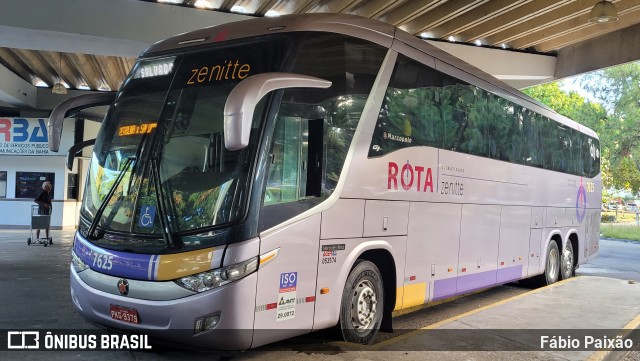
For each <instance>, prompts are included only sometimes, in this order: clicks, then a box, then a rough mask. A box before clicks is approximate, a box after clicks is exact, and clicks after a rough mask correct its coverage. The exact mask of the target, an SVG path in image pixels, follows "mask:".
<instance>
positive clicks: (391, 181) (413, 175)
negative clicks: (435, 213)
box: [387, 160, 433, 193]
mask: <svg viewBox="0 0 640 361" xmlns="http://www.w3.org/2000/svg"><path fill="white" fill-rule="evenodd" d="M398 170H399V168H398V165H397V164H396V163H394V162H389V178H388V182H387V189H398V176H400V185H401V186H402V189H404V190H406V191H408V190H409V189H411V187H413V185H414V183H415V189H416V191H418V192H427V189H428V191H429V192H431V193H433V174H432V172H431V168H426V170H425V168H424V167H422V166H419V165H417V166H415V167H414V166H412V165H411V163H409V161H408V160H407V163H405V164H404V165H403V166H402V169H401V170H400V171H399V172H398ZM423 174H424V179H423V176H422V175H423Z"/></svg>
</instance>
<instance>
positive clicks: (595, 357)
mask: <svg viewBox="0 0 640 361" xmlns="http://www.w3.org/2000/svg"><path fill="white" fill-rule="evenodd" d="M638 327H640V313H639V314H637V315H636V317H635V318H634V319H633V320H631V322H629V323H627V324H626V325H625V326H624V327H623V329H624V332H622V333H621V334H620V336H622V338H625V337H627V335H628V334H629V333H631V331H633V330H635V329H636V328H638ZM614 351H615V350H602V351H596V352H594V353H593V354H591V356H589V357H588V358H587V360H586V361H602V360H604V359H605V358H606V357H607V356H609V354H611V353H612V352H614ZM616 352H628V351H624V350H617V351H616Z"/></svg>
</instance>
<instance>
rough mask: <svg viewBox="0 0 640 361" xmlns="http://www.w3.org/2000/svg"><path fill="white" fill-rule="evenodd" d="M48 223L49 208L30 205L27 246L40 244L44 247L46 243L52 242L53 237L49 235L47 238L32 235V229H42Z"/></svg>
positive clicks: (49, 220)
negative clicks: (29, 234) (29, 229)
mask: <svg viewBox="0 0 640 361" xmlns="http://www.w3.org/2000/svg"><path fill="white" fill-rule="evenodd" d="M50 225H51V208H49V209H46V208H44V207H41V206H39V205H34V206H31V237H29V239H27V246H29V245H32V244H42V245H44V246H45V247H46V246H47V245H50V244H53V239H52V238H51V237H49V238H34V237H33V230H34V229H42V230H44V229H45V228H47V227H49V226H50ZM45 235H46V233H45Z"/></svg>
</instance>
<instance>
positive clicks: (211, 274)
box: [175, 257, 258, 292]
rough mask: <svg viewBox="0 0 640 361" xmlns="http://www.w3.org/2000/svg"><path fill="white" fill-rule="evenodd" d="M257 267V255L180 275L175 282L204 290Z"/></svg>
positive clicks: (237, 277) (197, 289) (232, 280)
mask: <svg viewBox="0 0 640 361" xmlns="http://www.w3.org/2000/svg"><path fill="white" fill-rule="evenodd" d="M257 269H258V257H253V258H251V259H249V260H247V261H244V262H240V263H236V264H233V265H229V266H226V267H222V268H218V269H214V270H211V271H207V272H202V273H198V274H195V275H191V276H187V277H182V278H180V279H177V280H176V281H175V282H176V283H177V284H178V285H180V286H182V287H184V288H186V289H188V290H190V291H194V292H204V291H208V290H210V289H213V288H216V287H220V286H223V285H226V284H227V283H231V282H235V281H237V280H239V279H241V278H244V277H246V276H248V275H250V274H252V273H253V272H255V271H256V270H257Z"/></svg>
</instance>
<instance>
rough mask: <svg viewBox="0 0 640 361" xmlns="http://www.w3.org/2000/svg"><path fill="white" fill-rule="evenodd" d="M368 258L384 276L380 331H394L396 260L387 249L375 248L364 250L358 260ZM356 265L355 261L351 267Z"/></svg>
mask: <svg viewBox="0 0 640 361" xmlns="http://www.w3.org/2000/svg"><path fill="white" fill-rule="evenodd" d="M358 259H361V260H366V261H369V262H371V263H373V264H375V265H376V267H378V270H379V271H380V276H381V277H382V286H383V288H384V304H383V305H384V308H383V316H382V323H381V324H380V331H383V332H392V331H393V322H392V313H393V309H394V307H395V304H396V298H397V285H396V262H395V260H394V258H393V255H392V254H391V253H390V252H389V251H388V250H386V249H383V248H375V249H369V250H366V251H364V252H363V253H361V254H359V255H358V257H357V258H356V260H358ZM354 266H355V262H354V263H353V265H352V266H351V269H353V267H354Z"/></svg>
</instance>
